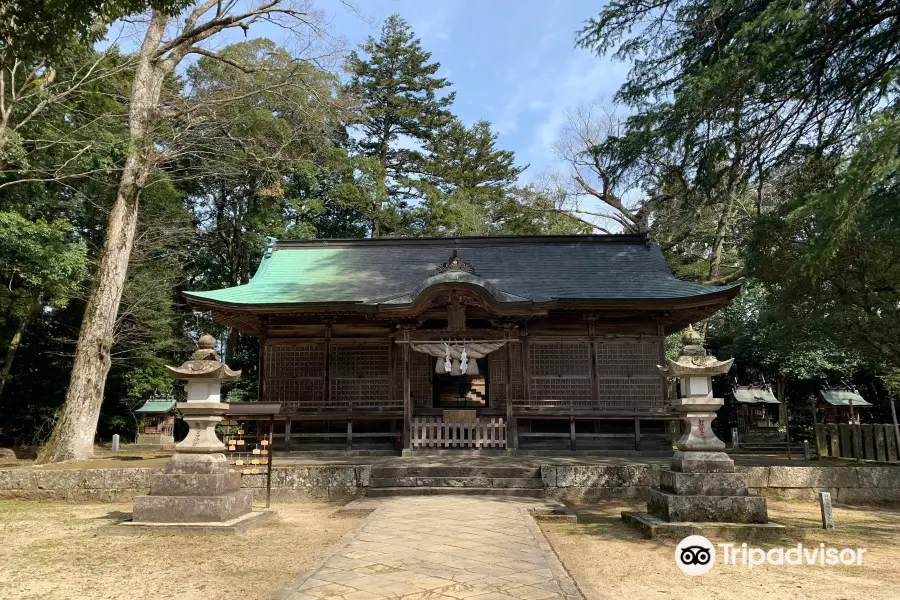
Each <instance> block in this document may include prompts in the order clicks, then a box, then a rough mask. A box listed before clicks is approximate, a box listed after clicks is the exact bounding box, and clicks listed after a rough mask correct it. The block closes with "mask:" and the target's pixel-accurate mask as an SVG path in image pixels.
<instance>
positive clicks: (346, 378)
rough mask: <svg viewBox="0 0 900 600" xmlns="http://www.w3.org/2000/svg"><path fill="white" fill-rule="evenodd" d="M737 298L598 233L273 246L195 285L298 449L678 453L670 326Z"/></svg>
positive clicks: (628, 240)
mask: <svg viewBox="0 0 900 600" xmlns="http://www.w3.org/2000/svg"><path fill="white" fill-rule="evenodd" d="M738 290H739V287H738V286H704V285H699V284H696V283H691V282H687V281H681V280H679V279H677V278H676V277H675V276H674V275H673V274H672V272H671V270H670V269H669V267H668V266H667V264H666V261H665V259H664V258H663V254H662V252H661V251H660V248H659V247H658V246H657V245H656V244H655V243H653V242H650V241H648V239H647V238H646V237H645V236H642V235H596V236H593V235H592V236H521V237H519V236H515V237H460V238H424V239H423V238H415V239H413V238H410V239H389V238H378V239H362V240H299V241H287V240H286V241H277V242H276V241H273V242H272V243H271V244H270V246H269V248H268V249H267V250H266V253H265V256H264V258H263V260H262V263H261V264H260V266H259V269H258V270H257V272H256V274H255V275H254V276H253V278H252V279H251V281H250V282H249V283H247V284H246V285H241V286H237V287H232V288H226V289H220V290H213V291H203V292H187V293H186V294H185V295H186V296H187V298H188V300H189V302H190V303H191V304H192V305H193V306H194V307H195V308H196V309H198V310H208V311H211V313H212V316H213V319H214V320H216V321H217V322H219V323H222V324H224V325H227V326H230V327H234V328H236V329H237V330H239V331H242V332H244V333H246V334H249V335H251V336H254V337H256V338H258V339H259V343H260V346H259V347H260V359H259V400H260V401H264V402H277V403H279V404H280V409H279V413H278V415H277V421H276V431H277V436H276V440H279V441H281V442H283V444H284V446H286V448H287V449H291V450H301V449H304V448H308V449H313V448H329V447H344V446H349V447H353V448H379V447H380V448H393V447H394V445H395V444H397V443H402V446H403V448H404V449H410V448H411V449H412V450H417V449H425V448H447V447H469V448H484V449H487V448H500V449H503V448H506V449H521V450H541V449H547V450H553V449H566V450H576V449H577V450H590V449H620V450H653V449H662V450H670V449H671V442H670V439H671V438H670V430H669V423H670V422H672V421H676V420H677V417H676V416H675V415H674V413H673V412H672V411H671V410H670V406H669V403H668V400H667V395H666V394H667V389H666V385H665V382H664V379H663V377H662V375H661V373H660V370H659V368H658V367H657V366H658V365H663V364H665V357H664V351H665V349H664V346H665V344H664V340H665V336H666V335H668V334H671V333H673V332H677V331H680V330H681V329H683V328H684V327H686V326H687V325H689V324H690V323H692V322H697V321H700V320H702V319H705V318H707V317H709V316H710V315H712V314H713V313H714V312H716V311H717V310H719V309H720V308H722V307H724V306H726V305H727V304H728V303H729V302H730V301H731V299H732V298H733V297H734V296H735V295H736V294H737V293H738ZM460 426H461V429H460ZM476 429H477V431H476ZM460 431H462V433H460ZM397 438H399V439H400V440H401V441H399V442H398V441H397ZM454 441H455V442H456V443H453V442H454Z"/></svg>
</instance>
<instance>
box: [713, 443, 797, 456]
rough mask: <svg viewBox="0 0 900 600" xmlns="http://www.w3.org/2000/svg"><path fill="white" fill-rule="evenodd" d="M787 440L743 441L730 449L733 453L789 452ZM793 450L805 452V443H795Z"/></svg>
mask: <svg viewBox="0 0 900 600" xmlns="http://www.w3.org/2000/svg"><path fill="white" fill-rule="evenodd" d="M787 449H788V445H787V442H749V443H745V442H741V445H740V446H739V447H738V448H737V449H736V450H734V449H732V450H730V452H731V453H732V454H787ZM791 451H792V452H799V453H800V454H803V445H802V444H800V445H799V446H798V445H797V444H794V445H793V447H792V448H791Z"/></svg>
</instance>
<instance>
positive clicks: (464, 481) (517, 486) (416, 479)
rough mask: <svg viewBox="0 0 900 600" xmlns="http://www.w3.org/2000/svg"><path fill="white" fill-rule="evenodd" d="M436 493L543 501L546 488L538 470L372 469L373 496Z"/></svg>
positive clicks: (461, 468)
mask: <svg viewBox="0 0 900 600" xmlns="http://www.w3.org/2000/svg"><path fill="white" fill-rule="evenodd" d="M434 494H455V495H483V496H516V497H529V498H542V497H543V496H544V485H543V481H542V480H541V474H540V468H537V467H505V466H497V467H493V466H447V465H434V466H430V465H424V466H410V467H373V468H372V474H371V478H370V479H369V489H368V495H369V496H372V497H384V496H425V495H434Z"/></svg>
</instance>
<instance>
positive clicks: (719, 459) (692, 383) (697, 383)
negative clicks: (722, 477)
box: [660, 327, 734, 473]
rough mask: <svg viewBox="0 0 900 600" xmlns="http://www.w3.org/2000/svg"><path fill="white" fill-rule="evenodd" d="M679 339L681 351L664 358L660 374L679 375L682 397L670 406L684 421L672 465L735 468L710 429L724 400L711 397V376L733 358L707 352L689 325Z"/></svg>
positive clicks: (713, 469) (680, 468) (691, 469)
mask: <svg viewBox="0 0 900 600" xmlns="http://www.w3.org/2000/svg"><path fill="white" fill-rule="evenodd" d="M681 341H682V343H683V344H684V349H683V351H682V355H681V356H679V357H678V358H677V359H675V360H672V359H666V363H667V364H666V367H665V368H662V367H661V368H660V369H661V370H662V373H663V376H665V377H677V378H678V381H679V390H680V391H681V397H679V398H675V399H673V400H672V408H673V409H674V410H675V411H676V412H678V413H679V415H680V416H681V418H682V420H683V421H684V423H685V425H686V431H685V433H684V435H682V436H681V438H680V439H679V440H678V441H677V442H676V443H675V447H676V448H678V451H677V452H675V456H673V457H672V469H673V470H677V471H682V472H685V473H690V472H695V471H696V470H697V469H700V470H702V471H703V472H718V470H719V469H722V470H724V471H723V472H727V471H734V462H733V461H732V460H731V459H730V458H728V455H727V454H725V452H723V450H725V442H723V441H722V440H720V439H719V438H718V437H716V434H715V433H714V432H713V430H712V422H713V420H714V419H715V418H716V411H717V410H719V409H720V408H722V405H723V404H724V403H725V400H724V399H723V398H713V393H712V378H713V375H723V374H725V373H727V372H728V370H729V369H731V365H732V363H733V362H734V359H733V358H732V359H729V360H724V361H723V360H718V359H716V357H715V356H708V355H707V354H706V350H705V349H704V348H703V339H702V338H701V337H700V334H699V333H697V332H696V331H694V329H693V328H692V327H688V328H687V329H686V330H685V332H684V335H683V336H682V338H681ZM676 467H677V468H676Z"/></svg>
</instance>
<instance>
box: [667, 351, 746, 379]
mask: <svg viewBox="0 0 900 600" xmlns="http://www.w3.org/2000/svg"><path fill="white" fill-rule="evenodd" d="M732 363H734V359H733V358H729V359H728V360H719V359H718V358H716V357H715V356H707V355H702V356H697V355H694V356H687V355H682V356H679V357H678V358H676V359H675V360H672V359H671V358H667V359H666V368H665V369H663V370H662V371H663V374H664V375H665V376H666V377H684V376H694V377H704V376H709V377H712V376H713V375H722V374H723V373H727V372H728V371H729V369H731V365H732Z"/></svg>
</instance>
